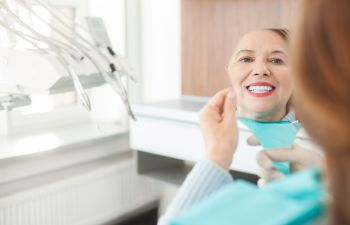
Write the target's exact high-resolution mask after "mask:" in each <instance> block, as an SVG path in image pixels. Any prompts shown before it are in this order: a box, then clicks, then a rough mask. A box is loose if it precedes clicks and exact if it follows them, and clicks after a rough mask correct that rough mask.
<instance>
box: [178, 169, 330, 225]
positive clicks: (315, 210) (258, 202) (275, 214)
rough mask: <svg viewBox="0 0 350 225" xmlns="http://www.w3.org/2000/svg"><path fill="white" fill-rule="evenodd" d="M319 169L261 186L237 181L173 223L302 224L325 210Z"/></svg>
mask: <svg viewBox="0 0 350 225" xmlns="http://www.w3.org/2000/svg"><path fill="white" fill-rule="evenodd" d="M319 177H320V172H319V170H317V169H312V170H308V171H304V172H301V173H297V174H294V175H292V176H290V177H288V178H286V179H281V180H278V181H275V182H272V183H271V185H267V186H266V188H263V189H258V188H257V187H256V186H254V185H252V184H250V183H247V182H245V181H236V182H234V183H233V184H232V185H229V186H227V187H226V188H224V189H222V190H221V191H220V192H218V193H217V194H216V195H214V196H211V197H210V198H208V199H206V200H204V201H203V202H202V203H201V204H199V205H197V206H196V207H193V208H191V209H189V210H187V211H186V212H184V213H183V214H180V216H178V217H176V218H175V219H174V220H172V222H171V225H198V224H200V225H216V224H220V225H233V224H234V225H297V224H298V225H301V224H305V223H308V222H310V221H312V220H314V219H316V218H317V217H318V216H320V214H321V213H322V212H323V210H324V207H323V204H322V202H323V199H324V193H325V192H324V187H323V185H322V184H321V182H320V179H319Z"/></svg>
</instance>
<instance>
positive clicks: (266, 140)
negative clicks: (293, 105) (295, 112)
mask: <svg viewBox="0 0 350 225" xmlns="http://www.w3.org/2000/svg"><path fill="white" fill-rule="evenodd" d="M238 119H239V120H240V121H241V122H242V123H244V124H245V125H246V126H247V127H248V128H249V129H250V130H251V131H252V132H253V133H254V134H255V136H256V137H257V138H258V140H259V141H260V144H261V145H262V146H263V147H264V149H266V150H268V149H273V148H290V147H292V145H293V142H294V139H295V137H296V135H297V133H298V131H299V129H300V127H301V126H300V124H299V123H292V122H290V121H275V122H259V121H255V120H251V119H248V118H243V117H239V118H238ZM273 165H274V166H275V167H276V169H277V170H278V171H280V172H282V173H284V174H285V175H289V174H290V163H289V162H274V163H273Z"/></svg>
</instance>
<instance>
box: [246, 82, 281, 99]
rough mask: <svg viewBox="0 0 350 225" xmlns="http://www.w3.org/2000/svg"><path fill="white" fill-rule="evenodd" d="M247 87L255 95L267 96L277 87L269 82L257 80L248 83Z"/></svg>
mask: <svg viewBox="0 0 350 225" xmlns="http://www.w3.org/2000/svg"><path fill="white" fill-rule="evenodd" d="M246 89H247V91H248V93H249V94H251V95H252V96H254V97H266V96H269V95H271V94H272V93H273V92H274V91H275V89H276V87H275V86H273V85H272V84H270V83H268V82H255V83H251V84H249V85H247V86H246Z"/></svg>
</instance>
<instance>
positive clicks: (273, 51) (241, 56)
mask: <svg viewBox="0 0 350 225" xmlns="http://www.w3.org/2000/svg"><path fill="white" fill-rule="evenodd" d="M287 49H288V45H287V43H286V41H285V40H284V39H283V38H282V37H281V36H279V35H278V34H277V33H274V32H273V31H268V30H260V31H254V32H251V33H248V34H246V35H244V36H243V37H242V38H241V40H240V41H239V43H238V45H237V48H236V50H235V52H234V54H233V56H232V58H231V62H230V65H229V67H228V70H229V73H230V78H231V81H232V86H233V88H234V91H235V94H236V98H237V108H238V113H239V115H240V116H243V117H247V118H251V119H255V120H261V121H273V120H280V119H282V118H283V117H284V116H285V114H286V113H287V102H288V101H289V99H290V97H291V94H292V80H291V79H292V78H291V75H290V74H289V73H290V71H289V65H288V58H287Z"/></svg>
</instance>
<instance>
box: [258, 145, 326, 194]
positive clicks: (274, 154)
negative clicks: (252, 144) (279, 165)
mask: <svg viewBox="0 0 350 225" xmlns="http://www.w3.org/2000/svg"><path fill="white" fill-rule="evenodd" d="M257 160H258V164H259V165H260V167H261V168H262V170H261V171H260V172H259V174H258V175H259V176H260V177H261V178H260V179H259V181H258V186H260V187H261V186H264V185H265V184H266V183H268V182H269V181H272V180H275V179H279V178H281V177H284V175H283V174H282V173H281V172H279V171H277V170H276V169H275V167H274V166H273V164H272V162H273V161H276V162H290V164H291V170H292V172H296V171H300V170H304V169H307V168H312V167H319V168H321V167H322V165H323V155H322V154H321V153H319V152H316V151H313V150H308V149H305V148H302V147H300V146H299V145H296V144H294V145H293V147H292V148H291V149H272V150H267V151H261V152H259V154H258V156H257Z"/></svg>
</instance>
